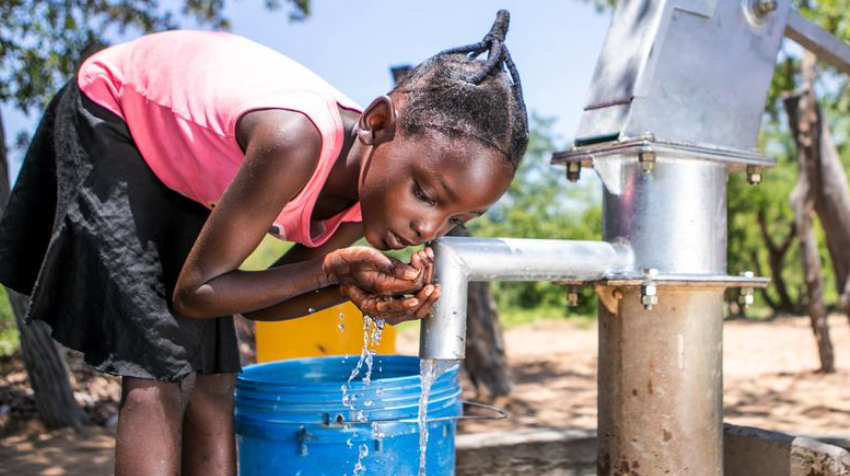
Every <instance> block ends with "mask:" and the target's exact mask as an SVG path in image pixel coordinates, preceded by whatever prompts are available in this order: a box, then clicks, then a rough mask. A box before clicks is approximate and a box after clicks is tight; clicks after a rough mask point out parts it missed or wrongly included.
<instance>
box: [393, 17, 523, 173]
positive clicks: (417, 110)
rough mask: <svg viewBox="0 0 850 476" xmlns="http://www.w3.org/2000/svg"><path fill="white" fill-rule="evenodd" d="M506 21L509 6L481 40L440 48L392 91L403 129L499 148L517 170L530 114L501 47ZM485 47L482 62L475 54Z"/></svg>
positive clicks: (514, 73)
mask: <svg viewBox="0 0 850 476" xmlns="http://www.w3.org/2000/svg"><path fill="white" fill-rule="evenodd" d="M509 22H510V14H509V13H508V11H507V10H499V12H498V13H497V14H496V21H495V22H494V23H493V27H492V28H491V29H490V32H489V33H487V35H486V36H485V37H484V39H483V40H482V41H480V42H478V43H474V44H471V45H467V46H461V47H458V48H452V49H449V50H445V51H442V52H440V53H438V54H436V55H434V56H432V57H431V58H429V59H427V60H426V61H424V62H423V63H421V64H420V65H418V66H416V67H415V68H413V69H412V70H411V71H410V72H409V73H407V74H406V75H404V77H402V78H401V80H400V81H399V83H398V85H396V87H395V88H394V89H393V90H392V91H391V93H390V94H392V95H405V96H406V98H405V101H403V102H402V105H401V106H400V107H401V110H400V111H399V124H400V126H401V130H402V132H403V133H405V134H408V135H416V134H421V133H423V132H425V131H426V130H429V129H430V130H436V131H439V132H441V133H443V134H447V135H448V136H450V137H466V138H471V139H474V140H477V141H479V142H481V143H483V144H485V145H487V146H488V147H491V148H493V149H496V150H498V151H499V152H501V153H502V154H503V155H504V156H505V158H506V159H507V160H508V162H509V163H510V164H511V165H512V166H513V168H514V170H516V168H517V167H518V166H519V162H520V160H521V159H522V156H523V155H524V154H525V149H526V146H527V145H528V116H527V114H526V110H525V102H524V101H523V98H522V83H521V82H520V79H519V72H518V71H517V69H516V65H515V64H514V62H513V60H512V59H511V55H510V53H508V48H507V47H506V46H505V35H506V34H507V32H508V23H509ZM485 51H488V52H489V54H488V55H487V60H486V61H481V60H477V59H475V58H476V57H477V56H478V55H480V54H481V53H483V52H485ZM505 66H506V67H507V70H508V72H505V70H504V69H505ZM508 74H510V77H509V76H508Z"/></svg>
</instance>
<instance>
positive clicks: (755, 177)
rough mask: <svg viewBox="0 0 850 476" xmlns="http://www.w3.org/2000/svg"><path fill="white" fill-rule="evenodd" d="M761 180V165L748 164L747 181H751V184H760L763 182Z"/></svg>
mask: <svg viewBox="0 0 850 476" xmlns="http://www.w3.org/2000/svg"><path fill="white" fill-rule="evenodd" d="M761 180H762V176H761V167H758V166H755V165H748V166H747V182H749V184H750V185H758V184H760V183H761Z"/></svg>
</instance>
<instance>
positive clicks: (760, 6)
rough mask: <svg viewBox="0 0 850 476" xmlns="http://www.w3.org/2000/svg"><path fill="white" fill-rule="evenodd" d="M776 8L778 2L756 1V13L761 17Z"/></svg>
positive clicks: (773, 0) (774, 0) (768, 0)
mask: <svg viewBox="0 0 850 476" xmlns="http://www.w3.org/2000/svg"><path fill="white" fill-rule="evenodd" d="M777 8H779V2H777V1H776V0H756V11H757V12H758V13H759V14H761V15H767V14H768V13H770V12H772V11H775V10H776V9H777Z"/></svg>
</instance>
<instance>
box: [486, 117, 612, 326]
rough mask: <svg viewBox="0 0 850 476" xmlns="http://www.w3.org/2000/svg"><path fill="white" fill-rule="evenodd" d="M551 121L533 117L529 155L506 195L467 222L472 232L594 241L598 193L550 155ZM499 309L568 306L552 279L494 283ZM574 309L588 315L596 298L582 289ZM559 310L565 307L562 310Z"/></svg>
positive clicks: (598, 222) (554, 138) (552, 148)
mask: <svg viewBox="0 0 850 476" xmlns="http://www.w3.org/2000/svg"><path fill="white" fill-rule="evenodd" d="M553 123H554V121H553V120H552V119H545V118H541V117H539V116H536V115H533V116H532V119H531V127H530V128H531V140H530V142H529V147H528V153H527V154H526V156H525V159H524V161H523V163H522V165H521V166H520V168H519V170H518V171H517V176H516V178H514V181H513V183H512V184H511V187H510V189H509V190H508V192H507V193H506V194H505V196H504V197H503V198H502V199H501V200H500V201H499V203H497V204H496V206H494V207H493V209H492V210H490V211H489V212H488V213H487V214H486V215H485V216H484V217H482V218H480V219H478V220H476V221H474V222H472V223H470V226H469V228H470V230H471V231H472V233H473V234H474V235H475V236H482V237H486V236H491V237H492V236H510V237H517V238H554V239H571V240H593V239H596V240H598V239H599V237H600V235H601V230H602V213H601V207H600V200H599V197H598V196H597V195H596V194H595V193H594V192H593V190H592V189H591V188H590V186H589V185H588V184H585V183H580V184H569V183H567V181H566V178H565V176H564V174H563V173H561V172H563V171H562V170H560V169H553V168H552V167H551V166H550V165H549V159H550V158H551V156H552V152H554V151H555V150H556V149H557V147H556V144H557V142H558V137H557V136H556V135H555V134H554V133H553V132H552V126H553ZM493 292H494V294H495V297H496V302H497V304H498V305H499V307H500V308H501V309H505V308H540V307H542V308H559V309H565V308H566V301H565V293H564V289H563V287H562V286H560V285H557V284H552V283H501V282H499V283H494V284H493ZM584 293H585V294H584V295H583V299H581V300H580V301H581V305H580V307H579V308H578V309H577V311H578V312H580V313H584V314H589V313H592V312H593V310H594V306H595V302H596V300H595V299H594V298H593V293H592V291H591V290H590V289H586V290H584ZM562 313H563V311H562Z"/></svg>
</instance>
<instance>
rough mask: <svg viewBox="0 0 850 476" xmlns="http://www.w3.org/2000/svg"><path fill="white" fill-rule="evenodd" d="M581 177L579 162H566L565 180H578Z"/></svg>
mask: <svg viewBox="0 0 850 476" xmlns="http://www.w3.org/2000/svg"><path fill="white" fill-rule="evenodd" d="M580 178H581V162H567V180H569V181H570V182H578V179H580Z"/></svg>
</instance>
